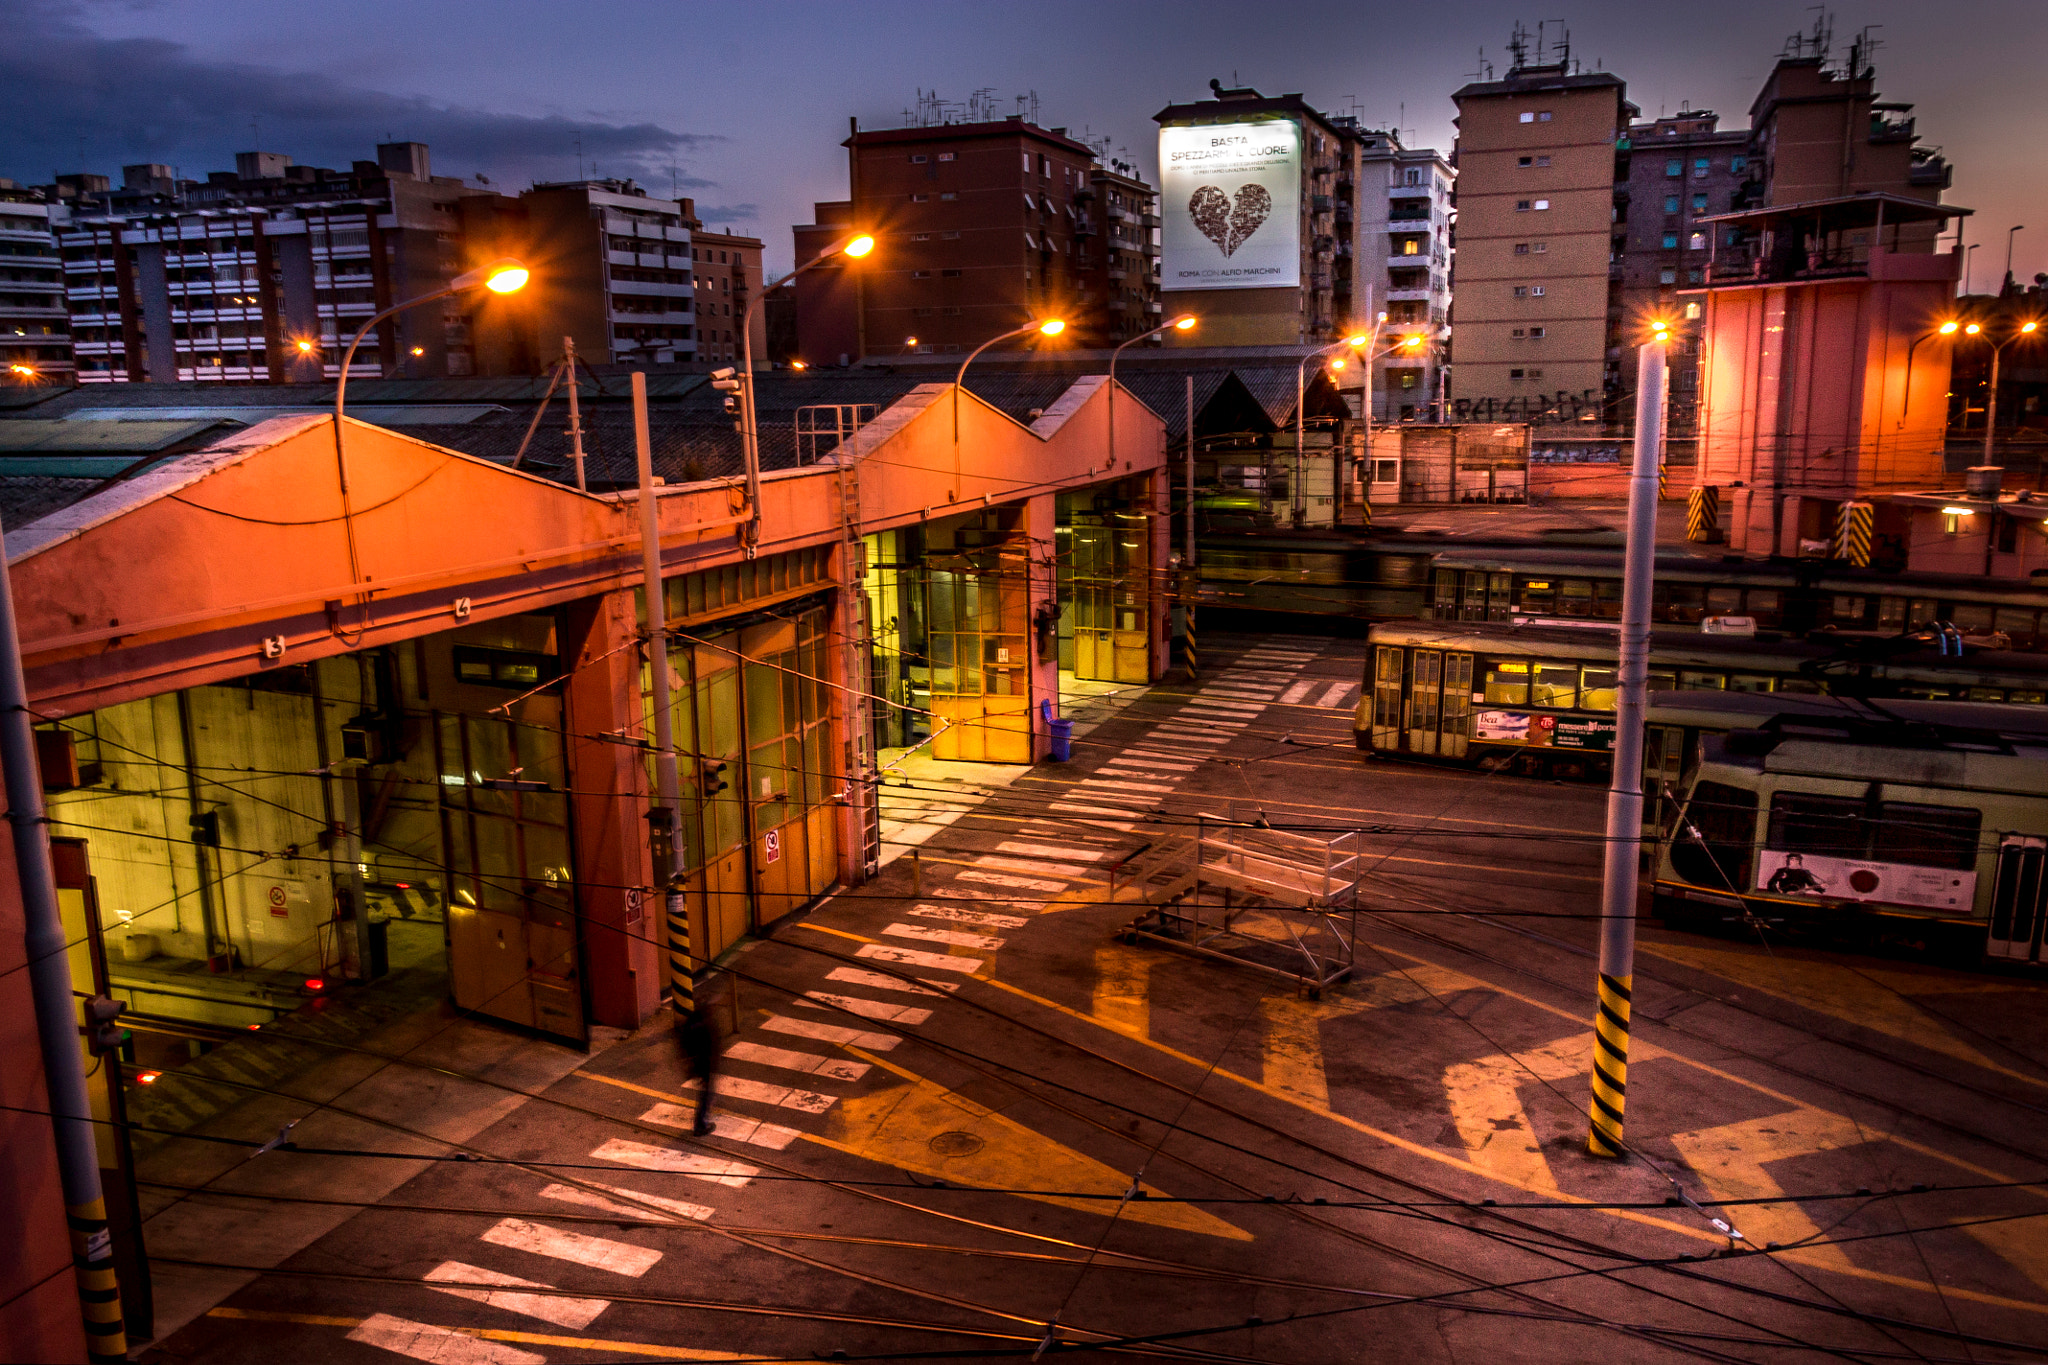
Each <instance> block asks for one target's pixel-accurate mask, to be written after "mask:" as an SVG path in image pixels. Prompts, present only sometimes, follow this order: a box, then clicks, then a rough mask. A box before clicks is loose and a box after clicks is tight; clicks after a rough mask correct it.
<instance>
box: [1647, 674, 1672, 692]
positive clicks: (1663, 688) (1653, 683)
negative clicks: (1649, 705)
mask: <svg viewBox="0 0 2048 1365" xmlns="http://www.w3.org/2000/svg"><path fill="white" fill-rule="evenodd" d="M1649 682H1650V687H1649V690H1650V691H1652V692H1676V691H1677V690H1678V675H1677V674H1676V673H1652V674H1651V675H1650V679H1649Z"/></svg>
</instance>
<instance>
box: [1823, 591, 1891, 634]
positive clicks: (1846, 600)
mask: <svg viewBox="0 0 2048 1365" xmlns="http://www.w3.org/2000/svg"><path fill="white" fill-rule="evenodd" d="M1893 600H1897V599H1893ZM1863 601H1864V599H1863V598H1861V597H1859V596H1857V595H1856V594H1855V593H1841V592H1838V593H1836V594H1835V598H1834V601H1833V602H1832V603H1831V604H1830V605H1829V610H1828V620H1829V621H1831V622H1833V623H1834V624H1835V625H1838V626H1860V625H1862V624H1863Z"/></svg>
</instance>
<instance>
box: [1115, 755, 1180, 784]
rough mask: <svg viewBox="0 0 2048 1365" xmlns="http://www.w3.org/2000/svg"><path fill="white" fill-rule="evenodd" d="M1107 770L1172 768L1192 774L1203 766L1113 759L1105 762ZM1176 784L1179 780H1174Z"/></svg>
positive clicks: (1147, 759) (1143, 759)
mask: <svg viewBox="0 0 2048 1365" xmlns="http://www.w3.org/2000/svg"><path fill="white" fill-rule="evenodd" d="M1102 766H1103V767H1105V768H1171V769H1173V770H1174V771H1176V772H1183V773H1191V772H1194V771H1195V770H1196V769H1197V768H1199V767H1200V766H1201V765H1200V764H1198V763H1166V762H1163V761H1161V760H1159V759H1156V758H1111V759H1106V760H1104V761H1103V765H1102ZM1174 780H1175V781H1176V782H1177V781H1179V780H1180V779H1179V778H1175V779H1174Z"/></svg>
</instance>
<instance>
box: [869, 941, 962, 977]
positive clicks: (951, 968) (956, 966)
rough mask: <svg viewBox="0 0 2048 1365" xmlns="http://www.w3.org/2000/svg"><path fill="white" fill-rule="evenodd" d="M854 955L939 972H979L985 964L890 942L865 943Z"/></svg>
mask: <svg viewBox="0 0 2048 1365" xmlns="http://www.w3.org/2000/svg"><path fill="white" fill-rule="evenodd" d="M853 955H854V956H855V957H864V958H866V959H868V960H869V961H870V962H895V963H899V964H901V965H903V966H905V967H929V968H931V969H932V970H933V971H939V972H978V971H980V970H981V969H982V967H983V965H984V964H983V962H982V960H981V959H980V958H978V957H953V956H951V955H950V954H947V953H921V952H919V951H917V949H915V948H898V947H896V946H895V945H893V944H888V943H863V944H862V945H861V946H860V947H859V948H857V949H855V950H854V954H853Z"/></svg>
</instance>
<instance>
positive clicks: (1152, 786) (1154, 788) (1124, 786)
mask: <svg viewBox="0 0 2048 1365" xmlns="http://www.w3.org/2000/svg"><path fill="white" fill-rule="evenodd" d="M1080 785H1082V786H1084V787H1109V788H1112V789H1114V790H1116V791H1126V792H1170V791H1172V790H1173V788H1172V787H1171V786H1164V785H1159V784H1156V783H1149V782H1114V781H1110V780H1108V779H1106V778H1100V777H1088V778H1083V779H1082V780H1081V784H1080ZM998 847H1007V845H998Z"/></svg>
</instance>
